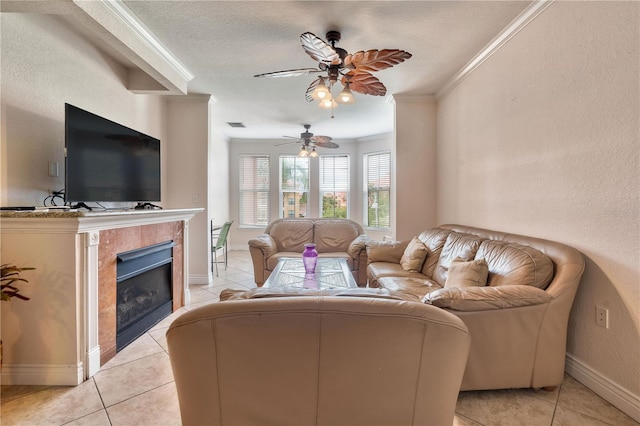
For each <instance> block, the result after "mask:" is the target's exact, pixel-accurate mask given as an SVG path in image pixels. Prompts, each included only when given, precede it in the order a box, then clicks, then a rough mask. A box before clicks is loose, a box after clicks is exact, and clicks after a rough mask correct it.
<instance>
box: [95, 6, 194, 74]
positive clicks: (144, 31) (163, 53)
mask: <svg viewBox="0 0 640 426" xmlns="http://www.w3.org/2000/svg"><path fill="white" fill-rule="evenodd" d="M99 1H100V3H102V5H103V6H105V8H106V9H107V10H109V11H110V12H111V13H112V14H113V15H114V16H115V17H116V18H118V19H119V20H120V21H121V22H123V23H124V24H125V25H126V26H127V27H128V28H129V29H130V30H131V31H132V32H133V33H134V34H135V35H136V36H137V37H138V38H139V39H140V40H142V41H143V42H144V43H145V44H146V45H147V46H148V47H149V48H151V50H153V52H154V53H156V54H157V55H158V56H159V57H160V58H162V60H164V61H165V62H166V63H167V64H168V65H169V66H170V67H171V68H173V69H174V70H175V71H176V72H177V73H178V75H179V76H180V77H181V78H183V79H184V80H185V81H191V80H193V78H194V77H195V76H194V75H193V74H192V73H191V71H189V69H187V67H185V66H184V65H183V64H182V63H181V62H180V61H179V60H178V58H176V57H175V56H174V55H173V53H171V52H170V51H169V49H167V48H166V47H165V46H164V45H163V44H162V43H161V42H160V40H158V39H157V38H156V36H155V35H154V34H153V33H152V32H151V31H150V30H149V29H148V28H147V27H146V26H145V25H144V24H143V23H142V21H140V20H139V19H138V17H137V16H135V15H134V14H133V13H132V12H131V10H129V8H128V7H127V6H126V5H125V4H124V3H123V2H122V1H121V0H99Z"/></svg>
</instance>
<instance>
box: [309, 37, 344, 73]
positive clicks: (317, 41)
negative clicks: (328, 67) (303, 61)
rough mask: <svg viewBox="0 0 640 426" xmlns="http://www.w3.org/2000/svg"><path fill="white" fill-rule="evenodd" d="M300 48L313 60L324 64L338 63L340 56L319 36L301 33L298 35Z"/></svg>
mask: <svg viewBox="0 0 640 426" xmlns="http://www.w3.org/2000/svg"><path fill="white" fill-rule="evenodd" d="M300 42H301V43H302V48H303V49H304V51H305V52H307V54H308V55H309V56H311V57H312V58H313V60H314V61H317V62H321V63H325V64H333V65H338V64H340V62H341V61H340V56H339V55H338V53H337V52H336V51H335V50H334V49H333V47H331V46H330V45H328V44H327V42H325V41H324V40H322V39H321V38H320V37H318V36H316V35H315V34H313V33H308V32H307V33H303V34H302V35H301V36H300Z"/></svg>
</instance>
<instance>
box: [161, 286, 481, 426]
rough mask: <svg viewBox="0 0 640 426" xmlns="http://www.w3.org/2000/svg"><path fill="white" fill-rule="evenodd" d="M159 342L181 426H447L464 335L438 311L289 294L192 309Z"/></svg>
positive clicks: (459, 376) (461, 364)
mask: <svg viewBox="0 0 640 426" xmlns="http://www.w3.org/2000/svg"><path fill="white" fill-rule="evenodd" d="M167 343H168V346H169V355H170V358H171V366H172V368H173V374H174V377H175V383H176V387H177V390H178V399H179V403H180V412H181V416H182V423H183V424H184V425H258V424H259V425H296V426H304V425H351V426H355V425H367V426H372V425H451V424H452V422H453V418H454V411H455V406H456V401H457V396H458V391H459V389H460V383H461V380H462V374H463V372H464V368H465V363H466V361H467V355H468V352H469V346H470V337H469V333H468V331H467V328H466V326H465V325H464V323H463V322H462V321H461V320H460V319H459V318H457V317H456V316H455V315H452V314H450V313H449V312H446V311H445V310H442V309H438V308H436V307H434V306H428V305H423V304H419V303H414V302H406V301H399V300H386V299H378V298H368V297H367V298H362V297H349V296H348V297H332V296H305V297H296V296H294V297H277V298H266V299H264V298H261V299H253V300H234V301H226V302H219V303H212V304H210V305H207V306H203V307H200V308H198V309H195V310H193V311H190V312H187V313H185V314H184V315H182V316H180V317H179V318H178V319H177V320H175V321H174V322H173V324H171V326H170V327H169V330H168V331H167Z"/></svg>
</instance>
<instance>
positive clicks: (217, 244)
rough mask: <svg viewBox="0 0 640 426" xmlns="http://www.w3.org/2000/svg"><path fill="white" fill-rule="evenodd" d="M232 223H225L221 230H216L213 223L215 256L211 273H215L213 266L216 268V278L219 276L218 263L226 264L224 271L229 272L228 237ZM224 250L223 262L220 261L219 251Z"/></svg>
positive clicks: (212, 243)
mask: <svg viewBox="0 0 640 426" xmlns="http://www.w3.org/2000/svg"><path fill="white" fill-rule="evenodd" d="M232 224H233V221H231V222H225V223H224V225H222V227H220V228H217V229H216V228H214V225H213V221H211V253H212V254H213V261H212V262H211V272H212V273H213V266H214V265H215V267H216V277H217V276H219V275H218V263H224V270H225V271H226V270H227V236H228V235H229V229H230V228H231V225H232ZM219 250H222V254H223V260H220V261H219V260H218V251H219Z"/></svg>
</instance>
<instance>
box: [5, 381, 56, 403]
mask: <svg viewBox="0 0 640 426" xmlns="http://www.w3.org/2000/svg"><path fill="white" fill-rule="evenodd" d="M50 387H51V386H47V385H3V386H1V387H0V401H1V402H2V404H6V403H7V402H9V401H13V400H14V399H17V398H22V397H23V396H26V395H29V394H32V393H36V392H40V391H41V390H44V389H47V388H50Z"/></svg>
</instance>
